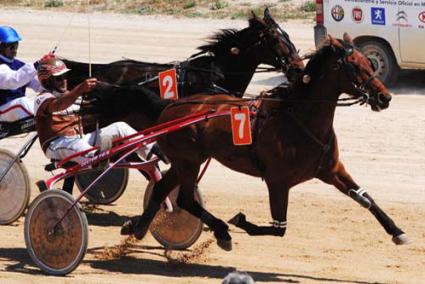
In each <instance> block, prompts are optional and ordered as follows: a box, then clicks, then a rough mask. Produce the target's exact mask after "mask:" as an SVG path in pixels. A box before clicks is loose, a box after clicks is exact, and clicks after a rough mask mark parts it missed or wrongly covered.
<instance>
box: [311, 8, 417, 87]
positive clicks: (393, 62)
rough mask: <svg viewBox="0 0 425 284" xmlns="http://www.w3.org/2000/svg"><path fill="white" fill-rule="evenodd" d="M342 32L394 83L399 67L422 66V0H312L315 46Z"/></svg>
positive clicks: (386, 79) (339, 35) (377, 73)
mask: <svg viewBox="0 0 425 284" xmlns="http://www.w3.org/2000/svg"><path fill="white" fill-rule="evenodd" d="M344 32H348V34H349V35H350V36H351V37H352V38H353V39H354V43H355V44H356V46H357V47H359V48H360V49H361V50H362V51H363V52H364V54H366V55H367V56H368V57H369V58H370V59H371V60H372V62H373V64H374V67H375V70H376V75H377V76H378V77H379V78H380V79H381V80H382V81H383V82H384V83H386V84H387V85H390V86H391V85H394V84H395V82H396V80H397V74H398V72H399V70H400V68H406V69H425V0H407V1H403V0H400V1H399V0H338V1H337V0H316V26H315V27H314V34H315V43H316V46H318V44H319V43H320V41H321V39H322V38H323V37H325V36H326V35H327V34H331V35H333V36H335V37H338V38H342V35H343V33H344Z"/></svg>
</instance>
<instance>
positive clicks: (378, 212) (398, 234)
mask: <svg viewBox="0 0 425 284" xmlns="http://www.w3.org/2000/svg"><path fill="white" fill-rule="evenodd" d="M320 179H321V180H323V181H324V182H326V183H330V184H333V185H334V186H335V187H336V188H338V189H339V190H340V191H341V192H342V193H344V194H346V195H348V196H350V197H351V198H352V199H353V200H354V201H356V202H357V203H359V204H360V205H361V206H363V207H364V208H366V209H368V210H369V211H370V212H371V213H372V214H373V215H374V216H375V218H376V219H377V220H378V222H379V223H380V224H381V225H382V227H384V229H385V231H386V232H387V234H389V235H391V236H392V241H393V242H394V243H395V244H396V245H404V244H408V243H410V240H409V237H408V236H407V234H405V233H404V232H403V231H402V230H401V229H400V228H398V227H397V225H396V224H395V223H394V221H393V220H392V219H391V218H390V217H389V216H388V215H387V214H386V213H385V212H384V211H383V210H382V209H381V208H380V207H379V206H378V205H377V204H376V202H375V200H373V198H372V197H371V196H370V195H369V194H368V193H367V192H366V190H364V189H363V188H361V187H360V186H358V185H357V184H356V183H355V182H354V181H353V179H352V178H351V176H350V175H349V174H348V173H347V171H346V170H345V169H344V166H343V165H342V163H339V165H338V170H337V173H336V174H335V175H333V176H332V177H330V178H321V177H320Z"/></svg>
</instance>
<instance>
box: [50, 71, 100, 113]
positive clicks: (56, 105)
mask: <svg viewBox="0 0 425 284" xmlns="http://www.w3.org/2000/svg"><path fill="white" fill-rule="evenodd" d="M96 83H97V79H96V78H90V79H86V80H85V81H84V82H83V83H81V84H79V85H78V86H76V87H75V88H74V89H72V90H71V91H68V92H66V93H65V94H64V95H63V96H61V97H59V98H55V99H53V100H52V101H51V102H50V103H49V104H48V105H47V107H46V109H45V111H46V112H49V113H53V112H57V111H62V110H65V109H67V108H68V107H70V106H71V105H72V104H73V103H74V101H75V100H76V99H77V98H78V97H79V96H82V95H83V94H84V93H87V92H90V91H91V90H93V88H94V87H95V86H96Z"/></svg>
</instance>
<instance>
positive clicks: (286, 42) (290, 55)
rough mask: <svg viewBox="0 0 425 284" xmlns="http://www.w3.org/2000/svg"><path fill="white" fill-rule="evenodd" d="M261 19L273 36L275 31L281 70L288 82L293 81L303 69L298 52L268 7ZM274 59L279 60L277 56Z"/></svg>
mask: <svg viewBox="0 0 425 284" xmlns="http://www.w3.org/2000/svg"><path fill="white" fill-rule="evenodd" d="M263 20H264V22H265V23H266V24H267V26H268V28H269V32H270V33H272V34H273V35H272V36H275V33H277V35H278V37H279V39H278V41H277V43H278V45H279V47H278V50H280V53H281V56H280V61H281V63H282V70H283V71H284V72H285V73H286V77H287V78H288V80H289V81H290V82H295V81H296V79H297V78H298V77H299V76H300V75H301V74H302V71H303V70H304V63H303V61H302V59H301V57H300V56H299V54H298V50H297V48H296V47H295V45H294V43H293V42H292V41H291V39H290V38H289V35H288V33H287V32H286V31H285V30H284V29H282V28H281V27H280V26H279V24H278V23H277V22H276V21H275V20H274V19H273V17H272V15H271V14H270V11H269V9H268V8H266V9H265V10H264V18H263ZM277 52H279V51H277ZM276 59H277V60H279V58H276Z"/></svg>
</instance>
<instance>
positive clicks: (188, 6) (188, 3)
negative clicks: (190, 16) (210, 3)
mask: <svg viewBox="0 0 425 284" xmlns="http://www.w3.org/2000/svg"><path fill="white" fill-rule="evenodd" d="M195 6H196V2H195V1H188V2H186V3H185V4H184V5H183V9H190V8H193V7H195Z"/></svg>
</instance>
